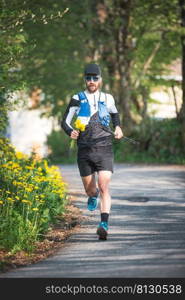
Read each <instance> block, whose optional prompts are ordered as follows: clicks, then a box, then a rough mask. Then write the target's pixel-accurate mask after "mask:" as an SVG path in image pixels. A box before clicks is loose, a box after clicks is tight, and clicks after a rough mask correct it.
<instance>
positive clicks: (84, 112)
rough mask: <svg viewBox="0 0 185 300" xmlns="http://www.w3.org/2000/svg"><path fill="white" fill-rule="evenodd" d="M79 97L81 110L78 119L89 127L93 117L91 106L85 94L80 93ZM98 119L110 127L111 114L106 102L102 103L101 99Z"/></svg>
mask: <svg viewBox="0 0 185 300" xmlns="http://www.w3.org/2000/svg"><path fill="white" fill-rule="evenodd" d="M78 97H79V100H80V110H79V113H78V116H77V119H79V120H80V121H81V122H82V123H83V124H84V125H87V124H88V123H89V121H90V117H91V111H90V105H89V102H88V99H87V96H86V94H85V93H84V92H80V93H78ZM98 117H99V118H98V122H100V123H101V124H102V125H103V126H106V127H108V126H109V124H110V114H109V112H108V109H107V105H106V103H105V101H101V99H100V100H99V101H98Z"/></svg>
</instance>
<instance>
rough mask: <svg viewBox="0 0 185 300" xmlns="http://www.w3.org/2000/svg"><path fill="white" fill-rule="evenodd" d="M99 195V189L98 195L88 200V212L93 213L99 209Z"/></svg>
mask: <svg viewBox="0 0 185 300" xmlns="http://www.w3.org/2000/svg"><path fill="white" fill-rule="evenodd" d="M98 195H99V190H98V189H97V195H96V196H93V197H89V198H88V201H87V208H88V210H90V211H93V210H95V209H96V208H97V207H98Z"/></svg>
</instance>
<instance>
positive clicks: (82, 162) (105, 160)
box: [77, 145, 114, 177]
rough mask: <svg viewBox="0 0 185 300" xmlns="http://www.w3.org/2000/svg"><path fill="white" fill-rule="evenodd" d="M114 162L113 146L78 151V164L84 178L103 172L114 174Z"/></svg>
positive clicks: (93, 147)
mask: <svg viewBox="0 0 185 300" xmlns="http://www.w3.org/2000/svg"><path fill="white" fill-rule="evenodd" d="M113 161H114V154H113V150H112V145H108V146H92V147H91V148H90V147H85V148H79V149H78V154H77V163H78V168H79V171H80V175H81V176H82V177H84V176H88V175H90V174H93V173H94V172H98V171H103V170H104V171H111V172H112V173H113Z"/></svg>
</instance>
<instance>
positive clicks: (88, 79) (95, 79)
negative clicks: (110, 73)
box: [85, 76, 100, 81]
mask: <svg viewBox="0 0 185 300" xmlns="http://www.w3.org/2000/svg"><path fill="white" fill-rule="evenodd" d="M99 79H100V76H85V80H86V81H98V80H99Z"/></svg>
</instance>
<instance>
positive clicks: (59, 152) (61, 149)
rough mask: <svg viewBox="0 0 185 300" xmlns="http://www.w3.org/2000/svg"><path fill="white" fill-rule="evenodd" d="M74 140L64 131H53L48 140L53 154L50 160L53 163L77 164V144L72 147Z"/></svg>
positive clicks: (50, 155)
mask: <svg viewBox="0 0 185 300" xmlns="http://www.w3.org/2000/svg"><path fill="white" fill-rule="evenodd" d="M71 143H72V140H71V139H70V137H69V136H67V135H66V134H65V133H63V132H62V131H55V130H53V131H52V132H51V134H50V135H49V136H48V138H47V144H48V146H49V148H50V151H51V153H50V154H49V156H48V159H49V160H50V161H51V162H53V163H75V162H76V152H77V147H76V142H74V143H73V144H74V146H72V147H71Z"/></svg>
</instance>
